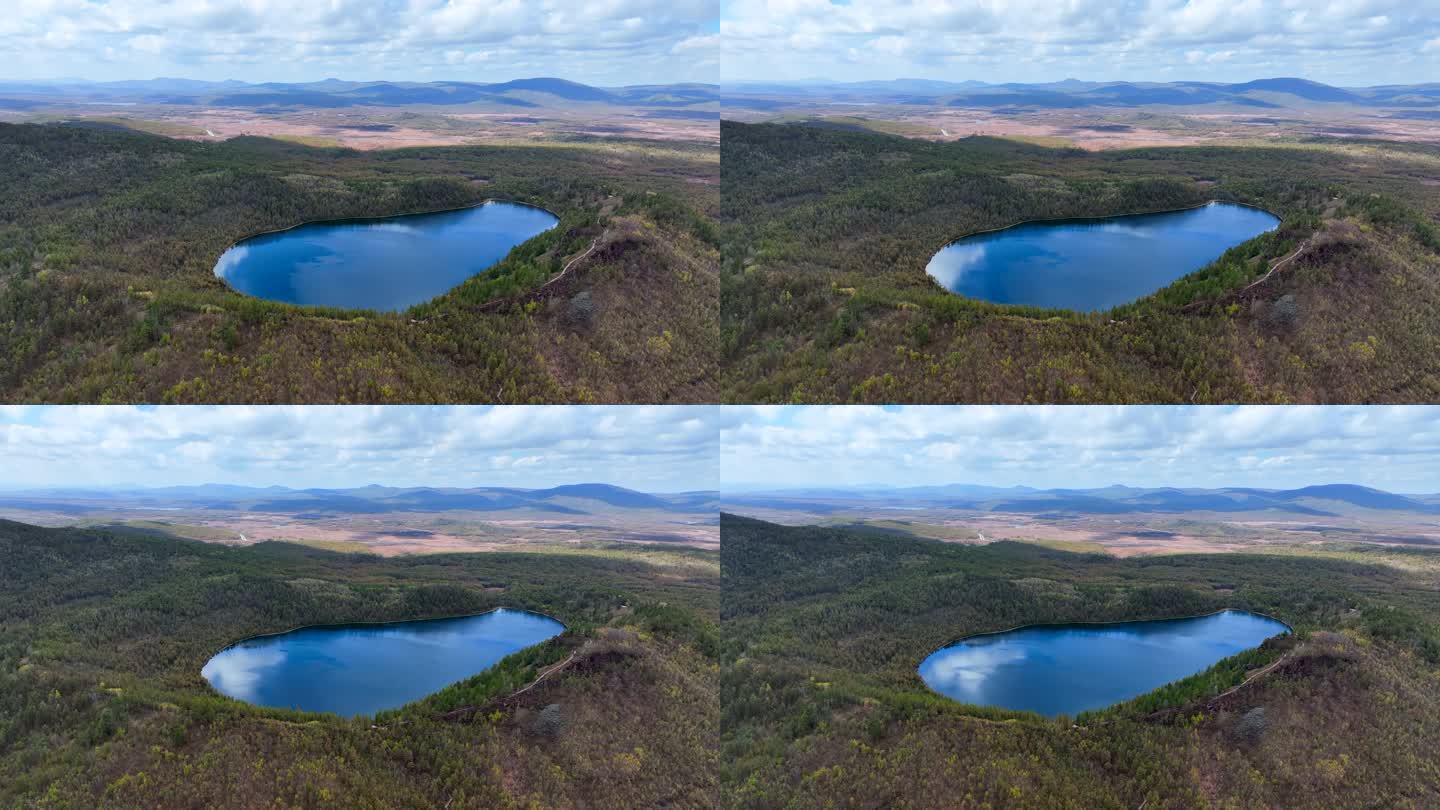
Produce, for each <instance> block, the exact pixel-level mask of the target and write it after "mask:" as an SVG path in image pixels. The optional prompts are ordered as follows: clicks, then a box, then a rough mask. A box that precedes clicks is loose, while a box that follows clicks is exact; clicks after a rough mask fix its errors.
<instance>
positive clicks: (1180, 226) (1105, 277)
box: [925, 202, 1280, 312]
mask: <svg viewBox="0 0 1440 810" xmlns="http://www.w3.org/2000/svg"><path fill="white" fill-rule="evenodd" d="M1279 224H1280V220H1279V219H1277V218H1276V217H1274V216H1273V215H1271V214H1268V213H1266V212H1264V211H1261V210H1259V209H1257V208H1250V207H1247V206H1244V205H1236V204H1234V203H1220V202H1216V203H1210V204H1209V205H1206V206H1203V207H1201V208H1192V209H1189V210H1186V211H1166V212H1164V213H1159V214H1135V215H1132V216H1123V217H1110V218H1107V219H1084V220H1078V219H1067V220H1054V221H1050V222H1028V223H1025V224H1023V225H1016V226H1014V227H1012V228H1006V229H1004V230H1000V231H991V232H989V233H980V234H974V235H972V236H967V237H965V238H963V239H959V240H957V241H955V242H951V243H950V244H948V245H946V246H945V247H944V248H941V250H940V252H939V253H936V254H935V256H934V257H932V258H931V259H930V264H929V266H927V267H926V268H925V269H926V272H928V273H929V274H930V275H931V276H933V277H934V278H935V280H936V281H938V282H940V283H941V284H942V285H944V286H945V288H946V289H948V290H951V291H952V292H957V293H959V294H961V295H964V296H967V297H970V298H979V299H983V300H985V301H993V302H995V303H998V304H1023V305H1026V306H1035V307H1055V308H1059V309H1073V310H1079V311H1081V312H1089V311H1094V310H1104V309H1110V308H1111V307H1116V306H1119V305H1120V304H1126V303H1129V302H1131V301H1134V300H1137V299H1139V298H1143V297H1145V296H1147V295H1150V294H1151V293H1153V292H1155V291H1156V290H1159V289H1162V288H1164V287H1166V286H1168V285H1169V284H1170V283H1171V282H1173V281H1175V280H1176V279H1178V278H1180V277H1181V276H1185V275H1188V274H1190V273H1193V272H1194V271H1196V270H1199V269H1200V268H1201V267H1204V266H1205V265H1207V264H1209V263H1210V262H1212V261H1214V260H1215V259H1218V258H1219V257H1220V254H1222V253H1224V252H1225V251H1226V250H1228V249H1230V248H1232V247H1234V246H1236V245H1238V244H1240V243H1241V242H1245V241H1247V240H1250V239H1253V238H1254V237H1256V236H1259V235H1260V234H1262V233H1265V232H1266V231H1270V230H1273V229H1274V228H1275V227H1276V226H1278V225H1279Z"/></svg>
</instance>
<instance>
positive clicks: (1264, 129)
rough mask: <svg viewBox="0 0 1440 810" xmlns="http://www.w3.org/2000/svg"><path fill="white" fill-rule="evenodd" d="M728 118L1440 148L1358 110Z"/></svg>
mask: <svg viewBox="0 0 1440 810" xmlns="http://www.w3.org/2000/svg"><path fill="white" fill-rule="evenodd" d="M725 117H726V118H734V119H735V120H738V121H745V122H752V123H753V122H759V121H805V120H809V121H816V122H823V123H825V124H827V125H831V126H841V127H860V128H864V129H872V130H875V131H878V132H887V133H890V134H893V135H902V136H905V137H910V138H920V139H924V140H932V141H954V140H959V139H961V138H968V137H970V136H973V135H988V136H995V137H1007V138H1018V139H1022V140H1032V141H1035V142H1037V143H1041V144H1044V145H1047V146H1074V147H1079V148H1081V149H1089V150H1101V149H1131V148H1135V147H1142V146H1191V145H1195V144H1224V143H1247V144H1252V145H1253V144H1255V143H1256V142H1261V143H1263V142H1265V141H1271V140H1285V139H1296V138H1306V137H1337V138H1375V139H1378V140H1389V141H1408V142H1423V143H1440V120H1421V119H1408V118H1400V117H1396V116H1395V115H1391V114H1387V113H1386V112H1384V111H1377V110H1374V109H1366V108H1358V107H1341V108H1338V109H1331V108H1326V109H1303V110H1297V109H1285V110H1279V111H1274V112H1271V113H1267V112H1256V111H1253V110H1251V111H1240V112H1231V111H1225V112H1216V111H1207V112H1182V111H1177V109H1176V108H1173V107H1171V108H1138V109H1136V108H1125V109H1107V108H1092V109H1086V110H1080V111H1076V110H1026V111H1019V112H997V111H996V110H995V109H992V108H983V109H972V108H958V107H923V106H920V107H917V106H911V105H907V106H903V107H902V106H891V105H878V104H877V105H873V106H865V105H855V104H848V105H833V104H832V105H824V104H818V105H806V106H804V107H803V108H797V109H792V110H788V111H785V112H783V113H780V114H777V113H775V112H758V111H754V110H745V109H743V108H735V109H726V111H725Z"/></svg>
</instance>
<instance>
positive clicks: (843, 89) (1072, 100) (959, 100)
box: [722, 78, 1440, 110]
mask: <svg viewBox="0 0 1440 810" xmlns="http://www.w3.org/2000/svg"><path fill="white" fill-rule="evenodd" d="M722 90H723V94H724V96H725V104H726V105H727V106H736V107H752V108H761V109H764V108H768V107H773V106H777V100H788V101H790V102H792V103H794V102H830V103H845V102H854V103H885V104H918V105H927V106H952V107H994V108H1041V109H1066V108H1079V107H1143V106H1150V105H1174V106H1183V107H1190V106H1197V105H1222V106H1230V107H1237V108H1248V109H1255V110H1263V109H1285V108H1293V107H1303V106H1310V105H1315V104H1352V105H1357V106H1362V107H1391V108H1411V109H1440V83H1429V84H1414V85H1382V86H1377V87H1349V88H1346V87H1334V86H1331V85H1328V84H1321V83H1320V82H1312V81H1309V80H1308V79H1295V78H1276V79H1256V80H1255V81H1249V82H1242V83H1238V84H1226V83H1222V82H1088V81H1080V80H1078V79H1066V80H1065V81H1061V82H1050V83H1045V84H1015V83H1006V84H987V83H985V82H978V81H964V82H944V81H935V80H932V79H894V80H890V81H867V82H816V81H812V82H795V83H788V82H765V83H762V82H746V83H731V84H727V85H725V86H724V87H723V88H722Z"/></svg>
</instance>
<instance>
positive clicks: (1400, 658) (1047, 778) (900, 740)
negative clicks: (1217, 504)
mask: <svg viewBox="0 0 1440 810" xmlns="http://www.w3.org/2000/svg"><path fill="white" fill-rule="evenodd" d="M722 534H723V540H722V544H721V564H722V567H723V569H724V571H725V576H724V582H723V593H722V602H721V619H722V624H721V628H722V629H721V675H720V687H721V707H722V708H721V713H722V720H721V729H722V731H721V751H722V759H721V762H722V765H721V768H722V770H721V790H722V796H723V801H724V803H725V805H726V806H729V807H736V808H771V807H785V808H810V807H816V808H819V807H837V806H853V807H906V808H922V807H943V806H967V807H969V806H973V807H1054V808H1059V807H1087V808H1092V807H1093V808H1112V807H1113V808H1135V807H1146V808H1177V809H1178V808H1195V807H1335V808H1349V807H1416V808H1418V807H1428V806H1432V805H1434V804H1435V803H1436V801H1437V800H1440V765H1437V763H1436V762H1435V759H1434V757H1433V741H1434V739H1435V738H1436V736H1435V735H1436V734H1437V733H1440V589H1437V588H1436V583H1437V578H1440V553H1436V552H1433V551H1420V550H1414V551H1411V550H1403V551H1401V550H1395V549H1389V550H1387V549H1379V548H1369V549H1365V548H1356V549H1352V550H1349V551H1347V552H1346V553H1345V554H1338V553H1337V554H1335V555H1330V556H1326V555H1322V554H1319V553H1307V554H1272V555H1262V554H1215V555H1160V556H1150V557H1135V558H1129V559H1117V558H1114V557H1110V556H1108V555H1104V554H1075V553H1070V552H1066V551H1059V550H1055V549H1051V548H1047V547H1044V546H1040V545H1037V544H1026V543H1015V542H1000V543H994V544H990V545H981V546H970V545H959V544H947V543H942V542H939V541H934V540H926V539H922V538H917V537H913V536H909V537H907V536H905V535H904V534H903V533H898V532H893V531H874V530H868V529H856V530H846V529H839V528H821V527H782V526H778V525H774V524H770V523H765V522H762V521H757V520H751V519H747V518H742V517H737V516H732V515H728V514H727V515H724V516H722ZM1223 608H1239V609H1246V610H1253V611H1257V612H1262V613H1266V614H1269V615H1273V616H1275V617H1276V618H1279V619H1281V620H1282V621H1284V622H1286V623H1287V624H1289V625H1291V626H1292V627H1293V628H1294V629H1295V632H1294V633H1293V634H1291V635H1286V636H1280V637H1277V638H1275V639H1271V640H1269V641H1267V642H1266V643H1265V644H1264V645H1262V646H1261V647H1259V648H1257V649H1256V650H1253V651H1250V652H1248V653H1242V654H1240V655H1237V656H1234V657H1232V658H1230V659H1226V660H1223V661H1221V662H1219V663H1218V664H1216V665H1215V666H1214V667H1212V668H1211V669H1209V670H1207V671H1205V672H1201V673H1199V674H1197V675H1195V676H1192V677H1190V678H1187V679H1185V680H1182V681H1179V682H1177V683H1174V684H1171V685H1169V686H1166V687H1162V688H1160V689H1158V690H1155V691H1154V692H1151V693H1149V694H1146V695H1142V696H1140V697H1138V698H1136V699H1134V700H1132V701H1129V702H1127V703H1122V704H1120V705H1118V706H1114V707H1111V708H1109V709H1105V710H1101V711H1098V712H1092V713H1089V714H1086V715H1082V716H1080V717H1075V718H1070V717H1063V716H1062V717H1059V718H1055V719H1049V718H1044V717H1041V716H1039V715H1035V714H1029V713H1025V712H1011V711H1005V710H1000V709H996V708H992V707H982V706H970V705H964V704H961V703H959V702H956V701H952V700H950V699H948V698H945V697H942V696H940V695H939V694H937V693H935V692H932V691H930V690H929V689H928V688H927V687H926V686H925V685H924V683H923V682H922V681H921V680H920V678H919V677H918V675H917V674H916V671H915V668H916V666H917V665H918V664H919V663H920V661H921V660H922V659H923V658H924V657H925V656H926V655H928V654H929V653H931V652H933V651H934V650H936V649H938V648H940V647H942V646H945V645H946V644H949V643H951V642H953V641H955V640H956V639H958V638H961V637H963V636H965V635H969V634H973V633H978V632H986V631H994V630H1001V629H1006V628H1010V627H1015V626H1019V625H1025V624H1037V623H1060V622H1070V621H1118V620H1132V619H1160V618H1173V617H1178V616H1188V615H1197V614H1200V613H1207V612H1212V611H1215V610H1219V609H1223ZM1266 665H1274V668H1273V669H1272V670H1268V671H1266V672H1265V674H1263V675H1260V676H1259V677H1257V678H1256V679H1255V680H1254V681H1252V682H1250V683H1248V684H1245V685H1243V686H1240V684H1242V682H1243V681H1244V680H1245V678H1246V676H1247V674H1250V673H1254V672H1257V671H1258V669H1259V668H1261V667H1264V666H1266ZM1237 686H1240V688H1238V689H1236V688H1235V687H1237ZM1232 689H1233V690H1234V691H1233V692H1232V691H1230V690H1232Z"/></svg>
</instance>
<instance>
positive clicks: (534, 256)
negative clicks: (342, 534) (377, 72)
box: [0, 125, 718, 402]
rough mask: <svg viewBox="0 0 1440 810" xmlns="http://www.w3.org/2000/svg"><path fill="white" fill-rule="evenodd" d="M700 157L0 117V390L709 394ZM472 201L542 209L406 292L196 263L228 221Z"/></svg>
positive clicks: (469, 397)
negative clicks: (215, 140) (295, 301)
mask: <svg viewBox="0 0 1440 810" xmlns="http://www.w3.org/2000/svg"><path fill="white" fill-rule="evenodd" d="M717 174H718V166H717V164H716V154H715V151H714V149H713V148H710V147H703V146H694V147H689V146H676V145H670V144H655V143H646V142H619V143H615V142H576V143H572V144H563V145H553V144H552V145H544V146H533V147H523V146H505V147H484V146H476V147H454V148H421V149H402V150H394V151H385V152H370V153H359V152H354V151H349V150H344V149H319V148H312V147H305V146H299V145H294V144H287V143H282V142H279V141H274V140H265V139H258V138H237V139H234V140H231V141H227V142H225V143H222V144H201V143H191V142H185V141H174V140H167V139H164V138H159V137H152V136H147V135H143V134H134V133H124V132H114V131H103V130H95V129H87V128H79V127H64V126H44V127H42V126H13V125H0V182H3V185H4V187H5V189H6V193H5V196H4V198H3V199H0V367H3V369H0V398H4V399H9V400H14V401H78V402H121V401H145V402H161V401H169V402H201V401H214V402H251V401H254V402H279V401H284V402H291V401H294V402H360V401H365V402H392V401H395V402H398V401H468V402H531V401H588V400H595V401H613V402H626V401H642V402H672V401H703V400H706V399H714V397H715V396H716V385H717V383H716V382H715V380H716V378H717V375H718V357H717V354H716V351H715V343H716V336H717V334H718V325H717V317H718V316H717V309H718V305H717V300H718V278H717V270H716V267H717V264H718V250H717V248H716V245H715V236H714V229H713V224H712V222H711V220H710V217H713V216H714V214H715V212H716V210H717V208H718V195H717V193H716V186H715V185H714V180H715V178H716V176H717ZM486 198H508V199H521V200H524V201H527V202H532V203H535V204H537V205H542V206H545V207H547V208H549V209H551V210H552V211H555V212H556V213H558V214H559V215H560V217H561V224H560V226H559V227H558V228H555V229H553V230H551V231H549V232H547V233H545V234H543V235H541V236H539V237H536V238H535V239H533V240H531V241H529V242H527V243H525V244H524V245H521V246H519V247H517V248H516V249H515V250H514V251H512V253H511V255H510V256H509V257H508V258H507V259H506V260H505V261H504V262H502V264H501V265H499V266H497V267H496V268H494V269H493V270H492V271H490V272H488V273H486V274H483V275H482V276H481V277H478V278H476V279H472V280H470V281H468V282H466V283H465V284H464V285H462V286H461V287H459V288H457V289H456V290H454V291H452V292H451V293H449V294H447V295H445V296H442V297H441V298H439V299H437V300H436V301H434V302H431V303H429V304H423V305H421V306H419V307H416V308H415V309H413V310H411V311H410V312H406V313H397V314H376V313H365V312H353V311H338V310H325V309H318V308H300V307H293V306H288V305H282V304H276V303H271V302H265V301H261V300H258V299H252V298H249V297H247V296H244V295H240V294H238V293H235V292H233V291H231V290H229V289H228V288H227V287H226V286H225V285H224V284H223V283H222V282H220V281H219V280H218V279H216V278H215V277H214V275H213V273H212V272H211V271H212V268H213V265H214V263H215V260H216V258H217V257H218V256H219V255H220V253H221V252H222V251H223V250H224V249H225V248H226V247H227V246H228V245H230V244H231V243H232V242H234V241H235V240H237V239H240V238H242V237H244V236H247V235H249V234H252V233H256V232H260V231H265V230H272V229H276V228H283V227H287V226H290V225H294V224H297V223H299V222H303V221H307V220H312V219H328V218H339V217H352V216H381V215H387V214H396V213H403V212H410V211H423V210H434V209H437V208H446V207H455V206H460V205H467V204H471V203H475V202H478V201H480V200H483V199H486ZM597 238H598V239H599V244H598V247H597V250H596V252H595V254H594V255H592V256H591V257H589V258H587V259H586V260H585V261H583V262H581V263H579V264H577V265H576V267H575V270H574V271H572V273H571V274H568V275H567V276H566V277H565V278H564V279H562V280H561V281H560V282H558V283H557V284H555V285H552V286H551V287H548V288H546V289H545V290H544V291H543V292H542V293H536V292H535V290H536V289H537V288H538V287H539V286H540V285H541V284H542V283H543V282H544V281H545V280H547V279H549V278H551V277H552V275H553V274H554V273H556V272H557V271H559V270H560V268H561V267H562V266H563V265H564V263H565V262H566V261H568V260H569V259H570V258H573V257H575V256H578V255H580V254H581V253H582V252H584V251H585V250H586V249H587V248H588V247H590V245H591V244H592V242H593V241H595V240H596V239H597ZM582 294H588V297H589V298H590V301H591V306H585V305H583V304H582V303H581V302H583V299H584V295H582ZM577 297H578V300H577ZM497 302H498V303H497Z"/></svg>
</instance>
